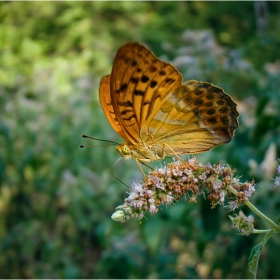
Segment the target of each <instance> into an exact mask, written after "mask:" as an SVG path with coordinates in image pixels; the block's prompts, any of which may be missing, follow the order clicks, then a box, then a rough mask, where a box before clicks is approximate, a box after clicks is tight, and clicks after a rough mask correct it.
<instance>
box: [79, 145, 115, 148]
mask: <svg viewBox="0 0 280 280" xmlns="http://www.w3.org/2000/svg"><path fill="white" fill-rule="evenodd" d="M104 146H111V144H104V145H96V146H84V145H80V148H96V147H104Z"/></svg>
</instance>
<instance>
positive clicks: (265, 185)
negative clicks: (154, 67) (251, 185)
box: [0, 1, 280, 278]
mask: <svg viewBox="0 0 280 280" xmlns="http://www.w3.org/2000/svg"><path fill="white" fill-rule="evenodd" d="M0 30H1V34H0V40H1V46H0V52H1V53H0V58H1V67H0V277H1V278H249V277H251V276H250V274H249V272H248V268H247V260H248V257H249V254H250V250H251V248H252V246H253V245H256V244H257V243H258V242H259V241H260V239H261V238H262V236H256V235H254V236H249V237H245V236H238V235H236V233H235V232H234V230H233V229H232V228H231V224H230V221H229V219H228V212H227V211H226V209H225V208H223V207H217V209H214V210H210V206H209V203H208V201H206V200H204V199H203V198H200V199H199V201H198V203H197V204H194V203H193V204H190V203H187V202H185V201H184V200H183V199H182V201H180V202H179V203H176V204H175V205H173V206H172V207H169V208H168V209H166V207H165V206H162V210H161V211H159V212H158V213H157V215H155V216H150V215H149V214H147V215H146V218H147V219H145V218H144V219H143V220H142V221H141V222H139V221H137V220H131V221H129V222H127V223H124V224H123V223H117V222H114V221H113V220H111V218H110V216H111V214H112V213H113V212H114V210H115V207H117V206H118V205H120V204H122V202H123V199H124V197H125V196H126V191H127V188H126V186H124V185H122V184H121V183H119V182H118V181H117V180H116V179H114V177H113V176H112V175H111V173H110V170H113V171H112V172H113V174H115V176H117V177H118V178H119V179H121V180H122V181H124V182H125V183H126V184H127V185H131V183H132V182H134V181H137V180H139V179H141V173H140V171H139V170H138V168H137V166H136V164H135V162H134V161H133V160H131V161H125V160H121V162H119V163H118V164H117V165H116V166H115V167H114V164H115V162H116V161H117V159H118V158H119V156H118V154H117V151H116V150H115V148H114V146H105V147H97V148H92V149H79V145H80V144H83V145H87V144H88V145H99V144H100V143H98V142H93V141H89V140H86V139H82V138H81V134H83V133H84V134H87V135H90V136H93V137H98V138H102V139H108V140H112V141H117V142H122V140H121V139H120V137H119V136H118V135H117V134H116V133H115V132H114V131H113V129H112V128H111V127H110V125H109V124H108V122H107V119H106V118H105V116H104V114H103V111H102V108H101V106H100V103H99V97H98V87H99V82H100V79H101V77H102V76H103V75H106V74H109V73H110V71H111V67H112V62H113V58H114V55H115V53H116V51H117V50H118V48H119V47H120V46H121V45H122V44H124V43H126V42H129V41H138V42H141V43H143V44H145V45H146V46H148V47H149V48H150V49H151V50H152V51H153V52H154V53H155V54H156V55H157V56H158V57H160V58H161V59H163V60H166V61H170V62H172V63H173V64H174V65H175V66H176V67H177V68H178V69H179V70H180V72H181V73H182V74H183V76H184V79H185V80H188V79H197V80H200V81H207V82H211V83H213V84H215V85H217V86H220V87H222V88H223V89H224V90H225V91H226V92H227V93H228V94H230V95H231V96H232V97H233V99H234V100H235V102H236V103H237V104H238V110H239V113H240V117H239V123H240V126H239V128H238V129H237V131H236V136H235V138H234V139H233V141H232V142H230V143H229V144H227V145H223V146H220V147H217V148H215V149H213V150H211V151H209V152H207V153H203V154H201V155H199V156H198V158H199V160H200V161H201V162H203V163H207V162H209V161H210V162H211V163H216V162H218V161H224V162H227V163H230V164H231V165H232V166H233V167H234V168H236V170H237V172H236V174H237V175H238V176H242V178H241V180H242V181H244V180H248V179H252V178H255V180H256V181H257V182H258V187H257V190H258V191H257V194H256V196H255V197H254V199H253V202H254V204H255V205H256V206H257V207H258V208H259V209H260V210H262V211H264V212H265V214H267V215H268V216H269V217H270V218H271V219H273V220H276V218H277V216H278V213H279V209H280V195H279V189H275V188H273V181H272V180H271V178H273V177H275V174H276V173H275V170H276V165H277V157H278V158H279V157H280V113H279V108H280V55H279V50H280V36H279V34H280V3H279V2H240V3H237V2H9V1H6V2H1V3H0ZM156 164H157V165H159V164H160V163H159V162H157V163H156ZM242 209H243V211H245V213H247V214H248V213H250V211H248V209H246V208H242ZM266 226H267V225H265V224H263V223H262V221H260V220H259V219H258V218H256V227H257V228H260V229H265V228H266ZM279 250H280V239H279V237H277V236H276V237H274V238H272V239H270V240H269V242H268V243H267V245H266V249H265V251H264V252H263V254H262V256H261V259H260V268H259V273H258V277H259V278H280V266H279Z"/></svg>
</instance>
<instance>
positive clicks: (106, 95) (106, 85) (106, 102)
mask: <svg viewBox="0 0 280 280" xmlns="http://www.w3.org/2000/svg"><path fill="white" fill-rule="evenodd" d="M99 99H100V103H101V106H102V108H103V111H104V113H105V116H106V117H107V119H108V121H109V123H110V124H111V126H112V127H113V128H114V130H115V131H116V132H117V133H118V134H119V135H120V136H121V137H122V138H123V139H124V140H126V141H128V140H129V139H128V138H127V137H126V134H125V133H124V132H123V130H122V127H121V126H120V124H119V121H118V120H117V117H116V114H115V111H114V106H113V104H112V99H111V94H110V75H107V76H104V77H103V78H102V80H101V83H100V87H99Z"/></svg>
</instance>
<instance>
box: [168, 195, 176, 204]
mask: <svg viewBox="0 0 280 280" xmlns="http://www.w3.org/2000/svg"><path fill="white" fill-rule="evenodd" d="M173 199H174V198H173V196H171V195H167V196H166V203H167V204H170V203H171V202H172V201H173Z"/></svg>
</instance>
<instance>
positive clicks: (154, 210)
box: [150, 205, 158, 214]
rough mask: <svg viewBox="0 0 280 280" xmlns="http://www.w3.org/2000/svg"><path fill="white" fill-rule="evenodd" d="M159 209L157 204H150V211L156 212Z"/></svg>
mask: <svg viewBox="0 0 280 280" xmlns="http://www.w3.org/2000/svg"><path fill="white" fill-rule="evenodd" d="M157 211H158V210H157V208H156V206H155V205H151V206H150V212H151V213H152V214H155V213H156V212H157Z"/></svg>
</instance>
